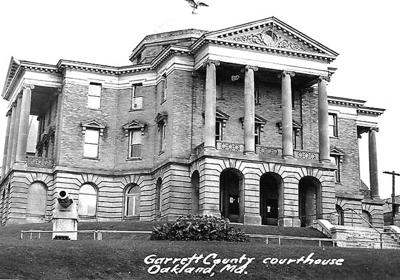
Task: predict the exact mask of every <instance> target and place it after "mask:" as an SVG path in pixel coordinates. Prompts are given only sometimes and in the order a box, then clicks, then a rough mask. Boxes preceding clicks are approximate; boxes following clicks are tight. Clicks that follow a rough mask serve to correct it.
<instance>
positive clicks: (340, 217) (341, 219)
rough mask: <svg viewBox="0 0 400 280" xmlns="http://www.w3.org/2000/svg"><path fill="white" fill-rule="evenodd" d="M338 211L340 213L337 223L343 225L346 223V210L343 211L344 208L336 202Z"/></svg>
mask: <svg viewBox="0 0 400 280" xmlns="http://www.w3.org/2000/svg"><path fill="white" fill-rule="evenodd" d="M336 213H337V214H338V220H337V224H338V225H339V226H343V225H344V211H343V208H342V207H341V206H340V205H338V204H336Z"/></svg>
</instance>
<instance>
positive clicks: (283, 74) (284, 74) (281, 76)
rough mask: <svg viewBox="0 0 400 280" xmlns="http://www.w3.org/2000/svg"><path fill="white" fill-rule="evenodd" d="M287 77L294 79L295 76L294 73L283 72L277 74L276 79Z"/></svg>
mask: <svg viewBox="0 0 400 280" xmlns="http://www.w3.org/2000/svg"><path fill="white" fill-rule="evenodd" d="M287 75H289V76H290V77H294V76H295V72H293V71H286V70H283V71H282V72H281V73H279V74H278V78H284V77H286V76H287Z"/></svg>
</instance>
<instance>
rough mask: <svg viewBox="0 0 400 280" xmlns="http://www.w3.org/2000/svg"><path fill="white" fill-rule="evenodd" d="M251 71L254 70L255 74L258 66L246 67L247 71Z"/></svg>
mask: <svg viewBox="0 0 400 280" xmlns="http://www.w3.org/2000/svg"><path fill="white" fill-rule="evenodd" d="M249 69H251V70H253V71H254V72H256V71H258V67H257V66H252V65H246V66H245V67H244V70H245V71H248V70H249Z"/></svg>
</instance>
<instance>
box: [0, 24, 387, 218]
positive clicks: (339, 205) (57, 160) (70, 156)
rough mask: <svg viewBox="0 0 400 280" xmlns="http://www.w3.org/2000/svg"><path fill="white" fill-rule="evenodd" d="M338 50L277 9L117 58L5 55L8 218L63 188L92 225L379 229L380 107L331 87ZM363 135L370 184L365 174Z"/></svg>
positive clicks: (47, 208) (149, 39)
mask: <svg viewBox="0 0 400 280" xmlns="http://www.w3.org/2000/svg"><path fill="white" fill-rule="evenodd" d="M337 55H338V54H337V53H336V52H334V51H333V50H331V49H329V48H327V47H325V46H324V45H322V44H320V43H318V42H317V41H315V40H313V39H311V38H310V37H308V36H306V35H305V34H303V33H301V32H300V31H298V30H296V29H294V28H293V27H291V26H289V25H287V24H286V23H284V22H282V21H280V20H278V19H276V18H274V17H271V18H267V19H263V20H259V21H255V22H251V23H246V24H243V25H239V26H234V27H230V28H226V29H223V30H217V31H213V32H207V31H203V30H195V29H187V30H180V31H173V32H166V33H160V34H154V35H148V36H146V37H145V38H144V39H143V40H142V41H141V42H140V43H139V45H138V46H136V47H135V49H134V50H133V52H132V54H131V55H130V61H131V64H130V65H129V66H123V67H113V66H106V65H98V64H92V63H84V62H77V61H69V60H60V61H59V62H58V64H57V65H48V64H43V63H35V62H29V61H20V60H17V59H15V58H12V59H11V63H10V66H9V71H8V74H7V78H6V83H5V86H4V90H3V93H2V97H3V98H4V99H5V100H7V101H8V102H9V107H8V111H7V112H6V115H7V120H8V121H7V129H6V133H5V147H4V157H3V165H2V177H1V178H2V179H1V189H0V195H1V205H0V206H1V207H0V210H1V221H2V224H9V223H26V222H38V221H49V220H51V218H52V213H53V209H54V205H55V202H56V195H57V193H58V191H60V190H61V189H64V190H66V191H67V192H68V193H69V194H70V195H71V197H72V198H73V199H75V200H76V201H78V202H79V215H80V219H81V220H87V221H116V220H124V219H140V220H143V221H152V220H158V219H164V220H173V219H175V218H176V217H177V216H180V215H187V214H207V215H217V216H223V217H226V218H229V219H230V220H231V221H232V222H239V223H245V224H256V225H260V224H269V225H283V226H308V225H310V224H311V223H312V221H313V220H314V219H318V218H325V219H331V220H332V219H333V218H335V219H336V222H337V223H339V224H345V225H361V224H363V221H364V220H363V219H362V218H361V217H365V218H367V219H368V220H369V221H370V222H371V223H373V224H375V225H378V226H379V225H383V213H382V205H383V202H382V200H380V199H379V191H378V178H377V176H378V173H377V162H376V141H375V134H376V132H377V131H378V127H377V121H376V117H378V116H379V115H381V114H382V113H383V111H384V110H383V109H379V108H371V107H366V106H364V103H365V101H362V100H355V99H350V98H339V97H333V96H328V94H327V85H328V83H329V79H330V76H331V75H332V74H333V73H334V72H335V70H336V69H335V68H333V67H331V64H330V63H331V62H333V61H334V60H335V58H336V57H337ZM32 116H35V117H37V121H38V130H37V139H36V149H35V151H34V153H27V152H28V151H27V145H28V135H29V123H30V119H32ZM363 133H365V134H368V137H369V159H370V174H371V176H370V179H371V180H370V181H371V187H370V188H368V187H367V188H365V187H363V185H362V183H361V180H360V172H359V170H360V167H359V166H360V164H359V148H358V138H359V137H360V136H361V134H363ZM350 210H351V211H350Z"/></svg>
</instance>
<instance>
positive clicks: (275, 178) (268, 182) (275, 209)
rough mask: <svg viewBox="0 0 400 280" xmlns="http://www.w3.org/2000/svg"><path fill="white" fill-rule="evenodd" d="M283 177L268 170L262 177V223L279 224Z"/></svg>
mask: <svg viewBox="0 0 400 280" xmlns="http://www.w3.org/2000/svg"><path fill="white" fill-rule="evenodd" d="M281 188H282V178H281V176H279V175H278V174H276V173H272V172H268V173H265V174H264V175H262V176H261V178H260V215H261V224H263V225H278V217H279V210H280V209H282V205H281V201H280V199H279V198H280V197H281V193H280V192H281Z"/></svg>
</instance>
